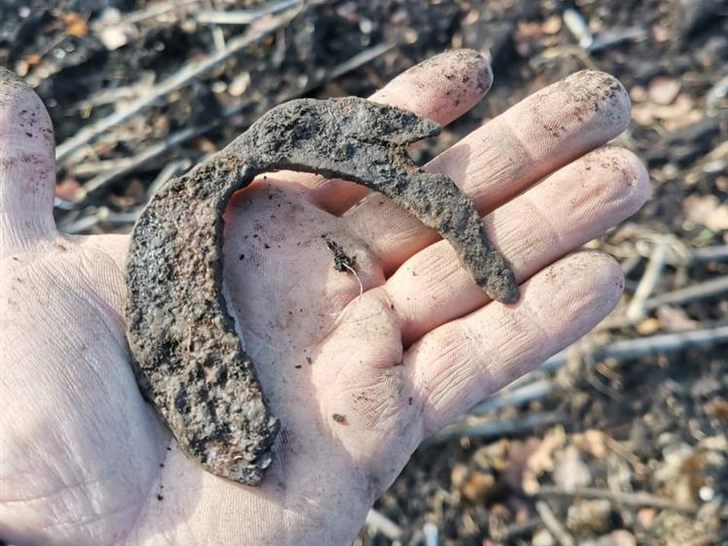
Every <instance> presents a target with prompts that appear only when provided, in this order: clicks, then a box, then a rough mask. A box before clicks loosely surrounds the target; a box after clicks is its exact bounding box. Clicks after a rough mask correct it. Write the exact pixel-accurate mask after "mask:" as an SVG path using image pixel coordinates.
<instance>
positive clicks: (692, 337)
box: [476, 326, 728, 407]
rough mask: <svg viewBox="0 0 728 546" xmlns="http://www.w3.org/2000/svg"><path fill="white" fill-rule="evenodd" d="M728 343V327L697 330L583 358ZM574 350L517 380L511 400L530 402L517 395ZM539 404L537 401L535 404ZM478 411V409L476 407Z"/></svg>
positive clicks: (613, 346)
mask: <svg viewBox="0 0 728 546" xmlns="http://www.w3.org/2000/svg"><path fill="white" fill-rule="evenodd" d="M722 343H728V326H718V327H716V328H705V329H702V330H693V331H689V332H675V333H671V334H659V335H655V336H650V337H645V338H636V339H625V340H622V341H614V342H612V343H610V344H609V345H605V346H603V347H600V348H599V349H598V350H596V351H591V352H589V353H585V352H584V351H581V355H582V356H585V355H590V358H591V359H592V360H595V361H597V360H600V359H605V358H622V359H631V358H640V357H642V356H645V355H652V354H658V353H667V352H673V351H681V350H683V349H687V348H689V347H695V346H698V345H707V346H710V345H716V344H722ZM574 348H575V347H574V346H573V345H572V346H569V347H567V348H566V349H564V350H563V351H561V352H559V353H557V354H555V355H554V356H552V357H551V358H549V359H548V360H547V361H546V362H544V363H543V364H541V365H540V366H539V367H538V368H536V369H535V370H534V371H533V372H531V373H529V374H527V375H525V376H523V377H521V378H520V379H517V380H516V381H514V382H513V383H511V385H510V386H509V387H508V390H507V391H504V393H507V395H508V396H509V397H511V396H512V397H514V398H515V399H519V398H521V397H523V398H528V396H529V395H528V393H527V392H526V393H523V394H522V395H521V394H517V393H516V391H519V390H520V389H525V388H526V387H528V386H529V385H530V384H531V383H533V381H534V377H537V375H536V374H538V373H544V372H547V373H548V372H553V371H555V370H557V369H559V368H560V367H561V366H563V365H564V364H566V362H567V361H568V359H569V358H570V356H572V355H573V354H572V351H573V350H574ZM499 396H501V394H500V393H499V394H495V395H493V396H492V397H490V398H489V399H488V400H491V399H493V398H496V399H497V398H498V397H499ZM533 400H535V398H533V399H532V400H531V401H533ZM494 404H496V405H500V404H499V403H498V402H494ZM476 407H478V406H476ZM486 407H487V406H486Z"/></svg>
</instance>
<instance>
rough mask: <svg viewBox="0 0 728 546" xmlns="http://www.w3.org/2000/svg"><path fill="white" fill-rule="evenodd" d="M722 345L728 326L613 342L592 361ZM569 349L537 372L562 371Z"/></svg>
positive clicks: (602, 349) (726, 337) (599, 351)
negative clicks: (700, 346) (560, 369)
mask: <svg viewBox="0 0 728 546" xmlns="http://www.w3.org/2000/svg"><path fill="white" fill-rule="evenodd" d="M720 343H728V326H718V327H715V328H705V329H703V330H693V331H690V332H675V333H670V334H659V335H655V336H650V337H642V338H636V339H625V340H622V341H614V342H612V343H610V344H609V345H606V346H604V347H600V348H599V349H597V350H596V351H595V352H594V356H593V358H594V359H595V360H600V359H605V358H639V357H642V356H645V355H654V354H662V353H667V352H672V351H681V350H683V349H687V348H689V347H695V346H698V345H714V344H720ZM570 350H573V348H572V347H570V348H567V349H564V350H563V351H561V352H559V353H557V354H555V355H554V356H552V357H551V358H549V359H548V360H547V361H546V362H544V363H543V364H541V366H539V367H538V368H536V370H540V371H546V372H549V371H553V370H556V369H558V368H560V367H561V366H563V365H564V364H565V363H566V360H567V354H568V351H570Z"/></svg>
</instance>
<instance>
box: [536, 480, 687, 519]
mask: <svg viewBox="0 0 728 546" xmlns="http://www.w3.org/2000/svg"><path fill="white" fill-rule="evenodd" d="M536 495H537V496H539V497H545V496H566V497H581V498H584V499H607V500H608V501H610V502H613V503H615V504H622V505H624V506H632V507H635V508H641V507H645V506H646V507H651V508H658V509H660V510H672V511H674V512H681V513H687V514H695V513H696V512H697V511H698V509H697V507H696V506H694V505H692V504H683V503H680V502H677V501H675V500H673V499H665V498H662V497H658V496H656V495H652V494H650V493H645V492H643V491H638V492H637V493H623V492H618V491H609V490H608V489H597V488H596V487H579V488H576V489H574V490H569V491H566V490H564V489H559V488H558V487H554V486H548V485H543V486H541V487H540V488H539V490H538V492H537V493H536Z"/></svg>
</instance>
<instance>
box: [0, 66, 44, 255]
mask: <svg viewBox="0 0 728 546" xmlns="http://www.w3.org/2000/svg"><path fill="white" fill-rule="evenodd" d="M55 178H56V169H55V146H54V140H53V125H52V123H51V119H50V116H49V115H48V111H47V110H46V108H45V106H44V105H43V102H42V101H41V100H40V97H38V95H36V93H35V92H34V91H33V90H32V89H31V88H30V87H29V86H28V85H27V84H26V83H25V82H24V81H23V80H22V79H21V78H20V77H18V76H17V75H15V74H14V73H13V72H10V71H9V70H6V69H4V68H0V211H2V212H3V213H5V227H6V228H7V229H6V233H5V234H4V235H5V236H6V238H7V236H9V232H12V240H14V241H16V242H21V241H22V240H23V239H26V240H30V239H31V235H33V234H38V233H40V232H50V231H53V230H54V229H55V226H54V223H53V216H52V212H53V199H54V188H55Z"/></svg>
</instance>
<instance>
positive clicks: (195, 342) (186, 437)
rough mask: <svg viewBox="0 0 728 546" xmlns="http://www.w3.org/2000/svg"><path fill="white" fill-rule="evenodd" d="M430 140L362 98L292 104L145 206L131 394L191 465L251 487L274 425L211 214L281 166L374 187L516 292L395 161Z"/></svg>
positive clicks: (431, 189) (405, 117)
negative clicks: (228, 295)
mask: <svg viewBox="0 0 728 546" xmlns="http://www.w3.org/2000/svg"><path fill="white" fill-rule="evenodd" d="M438 133H439V126H438V125H436V124H435V123H433V122H431V121H428V120H424V119H421V118H418V117H417V116H415V115H414V114H412V113H410V112H407V111H405V110H401V109H398V108H393V107H390V106H384V105H379V104H375V103H372V102H369V101H366V100H364V99H358V98H343V99H330V100H325V101H318V100H313V99H302V100H297V101H292V102H288V103H286V104H283V105H281V106H279V107H277V108H274V109H273V110H271V111H270V112H268V113H267V114H266V115H265V116H263V117H262V118H261V119H260V120H259V121H258V122H256V123H255V124H254V125H253V126H251V127H250V129H249V130H248V131H247V132H245V133H244V134H243V135H241V136H240V137H238V138H237V139H236V140H235V141H233V142H232V143H231V144H230V145H229V146H228V147H226V148H225V149H224V150H222V151H221V152H220V153H218V154H216V155H215V156H213V157H212V158H211V159H210V160H208V161H206V162H204V163H202V164H200V165H198V166H197V167H195V168H194V169H192V170H191V171H190V172H189V173H188V174H186V175H184V176H181V177H178V178H173V179H171V180H170V181H169V182H167V183H166V184H165V185H164V187H162V188H161V189H160V191H159V192H158V193H157V194H156V195H155V196H154V197H153V198H152V200H151V202H150V203H149V205H148V206H147V208H146V209H145V210H144V212H143V213H142V215H141V217H140V218H139V221H138V222H137V224H136V225H135V227H134V231H133V233H132V238H131V249H130V253H129V261H128V266H127V285H128V302H127V306H126V320H127V328H128V330H127V337H128V341H129V346H130V348H131V351H132V355H133V360H134V367H135V373H136V376H137V381H138V383H139V385H140V388H141V391H142V393H143V394H144V395H145V397H146V398H147V399H148V400H150V401H151V402H152V403H153V404H154V405H155V406H156V408H157V409H158V411H159V413H160V414H161V416H162V418H163V419H164V420H165V421H166V423H167V424H168V426H169V428H170V429H171V431H172V433H173V434H174V436H175V438H176V439H177V441H178V442H179V445H180V447H181V448H182V450H183V451H184V452H185V453H186V454H187V455H188V456H190V457H191V458H193V459H194V460H196V461H198V462H199V463H200V464H202V466H203V467H204V468H206V469H207V470H209V471H210V472H212V473H213V474H216V475H219V476H223V477H225V478H228V479H231V480H234V481H236V482H240V483H244V484H247V485H257V484H259V483H260V482H261V480H262V479H263V477H264V474H265V470H266V468H267V467H268V466H269V465H270V464H271V460H272V446H273V441H274V439H275V437H276V434H277V432H278V430H279V425H280V424H279V421H278V420H277V419H276V418H275V417H274V416H273V415H272V413H271V412H270V411H269V409H268V407H267V406H266V402H265V397H264V394H263V392H262V391H261V388H260V385H259V383H258V380H257V378H256V374H255V367H254V364H253V362H252V361H251V359H250V357H249V356H248V355H247V354H246V352H245V350H244V349H243V347H242V345H241V341H240V339H239V338H238V336H237V334H236V330H235V324H234V320H233V318H232V316H231V315H230V312H229V310H228V306H227V303H226V301H225V298H224V297H223V290H222V283H223V275H222V265H223V256H222V246H223V237H222V233H223V212H224V210H225V206H226V204H227V202H228V199H229V198H230V196H231V195H232V194H233V192H234V191H236V190H239V189H240V188H243V187H244V186H246V185H247V184H249V183H250V182H251V181H252V180H253V178H254V177H255V176H256V175H258V174H260V173H262V172H271V171H275V170H278V169H293V170H297V171H307V172H312V173H318V174H322V175H324V176H328V177H331V178H343V179H346V180H351V181H353V182H356V183H359V184H363V185H364V186H366V187H368V188H371V189H372V190H375V191H378V192H381V193H383V194H384V195H386V196H388V197H390V198H391V199H392V200H393V201H394V202H396V203H397V204H398V205H400V206H402V207H403V208H404V209H406V210H407V211H409V212H411V213H412V214H414V215H415V216H417V218H419V219H420V220H421V221H422V222H423V223H424V224H426V225H427V226H429V227H431V228H434V229H435V230H437V231H438V232H439V233H440V234H441V235H442V236H443V238H445V239H446V240H448V241H449V242H450V243H451V244H452V246H453V247H454V248H455V250H456V251H457V253H458V255H459V257H460V260H461V261H462V263H463V265H464V266H465V267H466V269H467V270H468V271H469V272H470V275H471V276H472V277H473V280H474V281H475V282H476V283H477V284H478V285H479V286H481V287H483V289H484V290H485V291H486V292H487V293H488V294H489V295H490V296H491V297H492V298H494V299H496V300H499V301H502V302H512V301H515V300H516V299H517V298H518V289H517V285H516V283H515V279H514V277H513V273H512V272H511V270H510V269H509V267H508V266H507V264H506V262H505V260H504V259H503V257H502V256H501V255H500V254H499V253H498V252H497V251H496V250H495V249H494V248H493V246H492V245H491V244H490V242H489V241H488V238H487V236H486V233H485V230H484V228H483V222H482V220H481V218H480V216H479V215H478V213H477V211H476V210H475V208H474V206H473V203H472V202H471V201H470V199H469V198H468V197H466V196H465V195H464V194H462V193H461V192H460V190H459V189H458V188H457V186H456V185H455V183H454V182H453V181H452V180H450V179H449V178H447V177H445V176H441V175H436V174H431V173H426V172H424V171H423V170H421V169H419V168H418V167H417V166H415V165H414V163H413V162H412V161H411V159H410V158H409V156H408V155H407V153H406V150H405V145H406V144H409V143H412V142H415V141H417V140H420V139H423V138H425V137H429V136H433V135H436V134H438Z"/></svg>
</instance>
